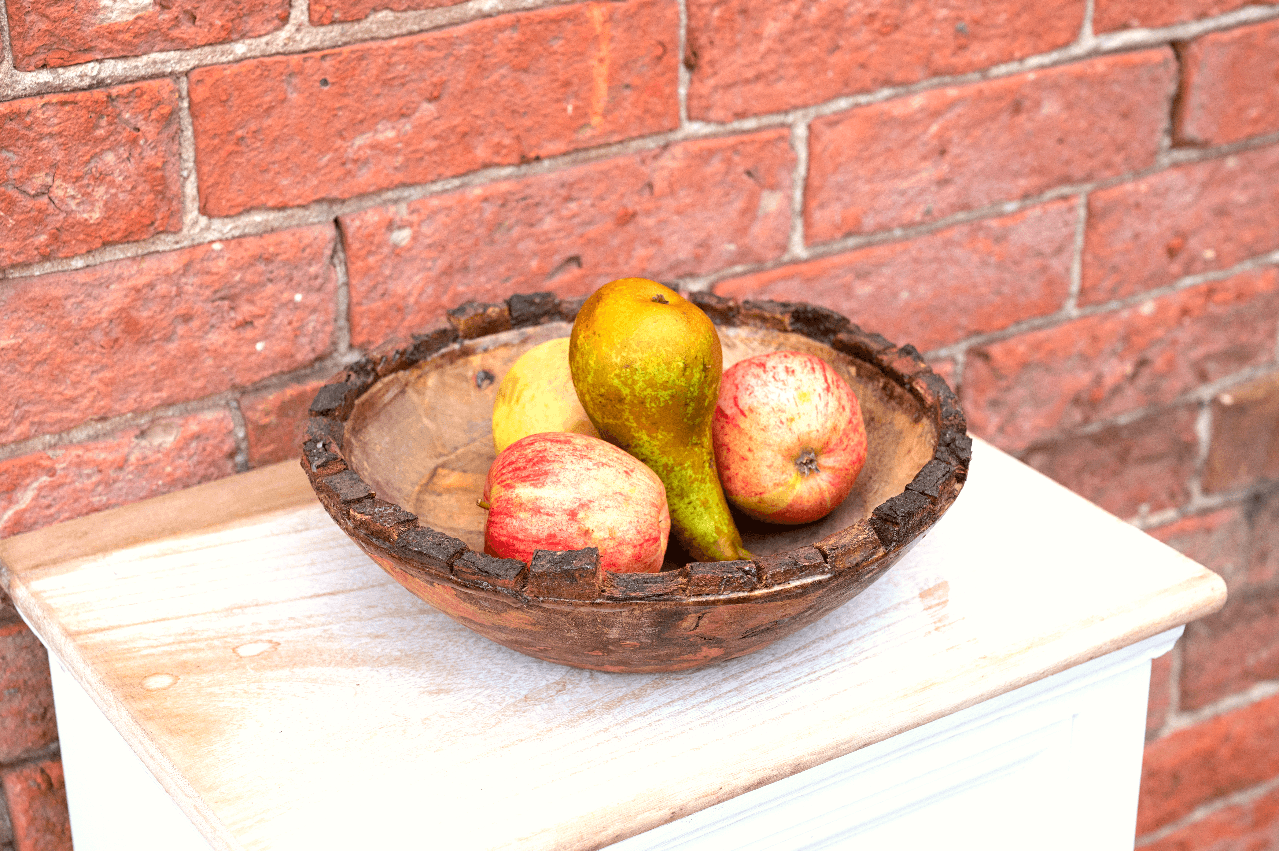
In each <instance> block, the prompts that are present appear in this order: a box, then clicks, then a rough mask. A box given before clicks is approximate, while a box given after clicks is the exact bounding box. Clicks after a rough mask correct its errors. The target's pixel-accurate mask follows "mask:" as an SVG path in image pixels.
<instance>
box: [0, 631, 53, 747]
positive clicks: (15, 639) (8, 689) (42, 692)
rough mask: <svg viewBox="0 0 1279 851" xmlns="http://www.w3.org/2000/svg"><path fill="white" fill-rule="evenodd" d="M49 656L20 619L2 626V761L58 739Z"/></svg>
mask: <svg viewBox="0 0 1279 851" xmlns="http://www.w3.org/2000/svg"><path fill="white" fill-rule="evenodd" d="M51 689H52V686H51V685H50V684H49V657H48V655H47V654H46V653H45V650H44V646H43V645H41V644H40V640H39V639H38V638H36V637H35V635H33V634H32V632H31V630H29V629H27V627H26V625H25V624H23V623H21V622H16V623H14V622H10V623H6V624H4V625H3V626H0V764H3V763H8V762H14V761H16V760H18V759H20V758H22V757H23V756H25V755H27V754H30V753H31V752H33V751H37V750H39V749H41V748H44V747H48V746H49V745H51V744H52V743H53V742H55V741H57V739H58V727H57V723H56V721H55V720H54V715H53V692H52V690H51Z"/></svg>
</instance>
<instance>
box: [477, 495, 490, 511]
mask: <svg viewBox="0 0 1279 851" xmlns="http://www.w3.org/2000/svg"><path fill="white" fill-rule="evenodd" d="M475 504H476V505H478V506H479V507H480V508H483V509H484V510H485V511H488V510H489V509H490V508H492V507H493V506H491V505H489V504H488V503H487V502H485V501H484V499H483V498H480V499H477V500H475Z"/></svg>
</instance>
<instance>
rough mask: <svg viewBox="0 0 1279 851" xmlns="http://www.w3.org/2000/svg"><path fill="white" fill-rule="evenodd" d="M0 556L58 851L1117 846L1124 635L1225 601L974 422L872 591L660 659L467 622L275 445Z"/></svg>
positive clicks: (1128, 651)
mask: <svg viewBox="0 0 1279 851" xmlns="http://www.w3.org/2000/svg"><path fill="white" fill-rule="evenodd" d="M250 503H252V504H253V505H254V508H253V509H252V510H246V508H245V506H247V505H249V504H250ZM0 580H3V582H4V584H5V586H6V588H7V589H8V590H9V592H10V594H11V595H12V596H13V598H14V601H15V603H16V604H17V606H18V609H19V611H20V612H21V613H22V615H23V617H24V618H25V619H26V620H27V622H28V623H29V624H30V625H31V626H32V628H33V629H34V630H35V631H36V633H37V634H38V635H39V636H40V638H41V639H42V640H43V641H44V642H45V645H46V646H47V647H48V648H49V650H50V657H51V661H52V663H53V670H54V686H55V699H56V704H57V712H58V722H59V731H60V734H61V740H62V752H63V762H64V767H65V771H66V780H67V795H68V799H69V802H70V806H71V819H72V831H73V836H74V840H75V843H76V849H77V851H95V849H108V848H110V849H115V848H120V849H124V848H127V849H130V851H138V849H148V848H155V849H165V851H180V849H206V848H208V847H210V846H212V847H214V848H226V849H273V850H274V849H306V851H316V850H317V849H327V848H334V849H337V848H341V849H350V848H372V849H383V850H384V851H393V849H401V848H405V849H417V848H421V849H428V848H429V849H470V848H484V849H487V848H504V847H516V848H528V849H578V848H597V847H601V846H605V845H608V844H610V843H617V845H616V848H617V849H623V850H624V851H637V849H648V848H699V849H703V848H716V849H734V851H736V849H749V848H759V849H764V848H767V849H775V848H827V847H836V846H841V845H846V846H848V847H856V848H858V849H879V848H893V849H900V848H916V847H920V848H923V847H948V848H954V847H980V848H983V849H996V848H1008V849H1014V848H1015V849H1024V848H1028V847H1034V848H1061V849H1083V848H1087V849H1111V848H1131V847H1132V843H1133V831H1134V826H1135V817H1136V801H1137V788H1138V779H1139V773H1140V763H1141V752H1142V742H1143V731H1144V717H1145V706H1146V694H1147V688H1148V680H1149V667H1150V666H1149V662H1150V660H1151V659H1152V658H1154V657H1155V656H1158V655H1160V654H1162V653H1164V652H1165V651H1167V650H1168V649H1169V648H1170V647H1171V646H1172V642H1173V641H1174V640H1175V639H1176V637H1177V635H1179V634H1180V630H1181V626H1182V625H1183V624H1185V623H1186V622H1188V621H1190V620H1193V619H1195V618H1197V617H1200V616H1202V615H1204V614H1207V613H1209V612H1211V611H1214V610H1215V609H1217V608H1219V607H1220V606H1221V604H1222V602H1223V601H1224V598H1225V588H1224V585H1223V584H1222V582H1221V581H1220V579H1219V578H1218V577H1216V576H1215V575H1214V574H1212V573H1211V572H1209V571H1207V570H1205V569H1204V568H1202V567H1200V566H1199V565H1197V564H1195V563H1194V562H1191V561H1189V560H1188V559H1186V558H1184V557H1183V556H1181V555H1179V554H1177V553H1176V552H1175V551H1173V550H1171V549H1169V548H1168V547H1166V546H1164V545H1163V544H1161V543H1159V542H1157V541H1155V540H1154V539H1152V538H1150V537H1149V536H1147V535H1145V534H1143V533H1141V532H1140V531H1138V530H1136V529H1134V528H1132V527H1130V526H1127V525H1126V524H1124V523H1122V522H1120V521H1119V520H1117V519H1115V518H1113V517H1111V516H1110V515H1108V514H1106V513H1105V512H1103V511H1101V510H1100V509H1098V508H1096V507H1095V506H1093V505H1091V504H1089V503H1087V502H1085V501H1084V500H1082V499H1080V498H1079V497H1077V496H1075V495H1073V494H1071V493H1069V492H1068V491H1066V490H1064V489H1063V488H1061V487H1059V486H1057V485H1055V484H1053V483H1052V482H1050V481H1049V480H1047V479H1045V478H1044V477H1042V476H1040V475H1039V474H1037V473H1035V472H1034V471H1032V470H1030V469H1029V468H1027V467H1025V466H1023V465H1022V464H1020V463H1019V462H1017V461H1015V460H1013V459H1011V458H1009V457H1008V456H1006V455H1004V454H1003V453H1001V452H999V451H998V450H995V449H993V448H992V447H990V446H989V445H987V444H985V443H982V442H981V441H977V442H976V447H975V449H974V458H973V463H972V468H971V475H970V479H969V481H968V484H967V485H966V486H965V488H964V491H963V493H962V494H961V495H960V497H959V500H958V501H957V502H956V503H955V505H954V507H953V508H952V509H951V511H950V512H949V513H948V514H947V515H946V516H945V517H944V518H943V519H942V521H941V522H940V523H939V524H938V525H937V526H936V527H935V528H934V529H933V531H932V532H931V533H930V534H929V535H928V536H927V537H926V538H925V539H924V540H923V541H922V542H921V543H919V544H918V545H917V546H916V547H915V549H914V550H913V551H912V552H911V553H909V554H908V555H907V556H906V557H905V558H904V559H903V560H902V561H901V562H900V563H899V564H898V565H897V566H896V567H894V568H893V569H892V570H890V571H889V572H888V573H887V574H886V575H885V576H884V577H883V578H882V579H880V580H879V582H878V583H876V584H875V585H874V586H872V587H871V588H870V589H869V590H868V591H866V592H865V593H863V594H862V595H861V596H859V597H857V598H856V599H854V600H853V601H852V602H851V603H849V604H848V605H846V606H844V607H843V608H842V609H840V610H838V611H836V612H834V613H833V614H831V615H830V616H828V617H827V618H825V619H824V620H822V621H820V622H819V623H817V624H814V625H813V626H811V627H808V628H807V629H805V630H802V631H801V632H799V633H798V634H796V635H794V636H792V637H790V638H788V639H785V640H783V641H781V642H779V643H777V644H775V645H773V646H771V647H769V648H766V649H765V650H763V651H760V652H758V653H756V654H754V655H751V656H747V657H744V658H741V659H736V660H732V661H729V662H726V663H721V664H719V665H715V666H712V667H709V668H705V669H701V670H697V671H691V672H685V673H679V674H665V675H649V674H642V675H634V674H632V675H625V674H603V673H598V672H589V671H579V670H575V669H570V668H564V667H560V666H556V665H553V664H550V663H546V662H541V661H538V660H534V659H530V658H527V657H524V656H521V655H519V654H517V653H514V652H513V651H509V650H506V649H505V648H502V647H500V646H498V645H495V644H492V643H490V642H488V641H487V640H485V639H483V638H480V637H478V636H476V635H474V634H473V633H471V632H469V631H468V630H466V629H465V628H463V627H461V626H458V625H456V624H454V623H453V622H452V621H450V620H448V619H447V618H446V617H444V616H443V615H440V614H438V613H436V612H435V611H434V610H432V609H430V608H429V607H428V606H426V605H425V604H424V603H421V602H420V601H419V600H417V599H416V598H415V597H413V596H411V595H410V594H409V593H408V592H407V591H404V590H403V589H402V588H400V587H399V586H398V585H396V584H395V583H394V582H393V581H392V580H390V579H389V578H388V577H387V576H386V575H385V574H383V572H382V571H381V570H380V569H379V568H377V567H376V566H375V565H374V564H373V563H372V562H370V561H369V560H368V559H367V558H366V557H365V556H364V555H363V554H362V553H361V552H360V551H359V550H358V549H357V548H356V547H355V546H354V545H353V544H352V543H350V542H349V541H348V540H347V539H346V538H345V537H344V536H343V534H342V533H341V532H340V531H339V530H338V529H337V527H336V526H335V525H334V524H333V523H332V521H331V520H330V519H329V518H328V517H327V515H325V514H324V512H323V510H322V509H321V508H320V507H319V506H318V504H316V503H315V501H314V499H313V498H312V497H311V495H310V492H309V490H308V487H307V485H306V482H305V479H304V477H303V476H302V474H301V472H300V470H297V468H296V465H294V464H291V463H286V464H283V465H277V466H274V467H269V468H265V469H263V470H259V471H255V472H251V473H247V474H244V475H242V476H237V477H234V478H232V479H227V480H223V481H220V482H215V483H212V484H210V485H204V486H201V487H199V488H193V489H191V490H188V491H183V492H181V493H178V494H171V495H169V496H166V497H161V498H159V499H157V500H152V501H149V502H148V503H146V504H139V505H134V506H127V507H124V508H120V509H114V510H112V511H109V512H104V513H102V514H98V515H94V516H92V517H85V518H80V519H78V520H73V521H69V522H67V523H64V524H59V525H58V526H54V527H50V528H47V529H43V530H39V531H36V532H32V533H29V534H26V535H20V536H16V537H13V538H10V539H7V540H5V541H0ZM924 843H929V844H928V845H925V844H924Z"/></svg>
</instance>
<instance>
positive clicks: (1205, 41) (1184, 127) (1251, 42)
mask: <svg viewBox="0 0 1279 851" xmlns="http://www.w3.org/2000/svg"><path fill="white" fill-rule="evenodd" d="M1181 63H1182V68H1183V69H1184V70H1183V71H1182V85H1181V88H1182V94H1181V99H1180V101H1179V103H1178V105H1177V106H1178V108H1177V113H1176V126H1175V128H1174V132H1175V138H1176V140H1177V141H1178V142H1179V143H1181V144H1186V145H1221V144H1225V143H1227V142H1237V141H1239V140H1241V139H1247V138H1248V137H1250V136H1260V135H1262V134H1265V133H1274V132H1276V131H1279V20H1275V21H1269V22H1267V23H1261V24H1254V25H1252V26H1248V27H1237V28H1235V29H1229V30H1224V31H1222V32H1215V33H1209V34H1207V35H1205V36H1201V37H1200V38H1197V39H1195V40H1194V41H1191V42H1190V43H1189V44H1187V45H1186V46H1185V47H1184V48H1183V49H1182V52H1181Z"/></svg>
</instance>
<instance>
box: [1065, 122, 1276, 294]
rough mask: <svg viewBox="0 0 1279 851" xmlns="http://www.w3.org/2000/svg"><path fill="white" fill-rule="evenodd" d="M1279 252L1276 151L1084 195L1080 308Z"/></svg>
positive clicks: (1248, 154)
mask: <svg viewBox="0 0 1279 851" xmlns="http://www.w3.org/2000/svg"><path fill="white" fill-rule="evenodd" d="M1275 249H1279V145H1270V146H1268V147H1265V148H1261V149H1259V150H1255V151H1247V152H1244V153H1240V154H1233V155H1231V156H1227V157H1222V158H1220V159H1215V160H1209V161H1207V162H1202V163H1193V164H1190V165H1184V166H1180V167H1177V168H1171V169H1168V170H1167V171H1162V172H1158V173H1157V174H1153V175H1149V176H1147V177H1143V178H1141V179H1139V180H1135V181H1133V182H1131V183H1123V184H1120V185H1118V186H1113V187H1110V188H1107V189H1101V190H1098V191H1096V192H1093V193H1091V194H1090V195H1089V196H1088V218H1087V225H1086V232H1085V235H1084V257H1083V281H1082V286H1081V290H1080V294H1079V300H1080V303H1081V304H1096V303H1101V302H1105V301H1109V300H1110V299H1115V298H1124V297H1126V296H1131V295H1134V294H1136V293H1140V292H1144V291H1146V290H1151V289H1155V288H1156V287H1162V286H1167V285H1169V284H1172V283H1174V282H1175V281H1176V280H1177V279H1179V278H1181V277H1184V276H1186V275H1194V274H1198V273H1201V272H1208V271H1212V270H1214V269H1228V268H1230V267H1231V266H1234V265H1235V264H1237V263H1239V262H1241V261H1243V260H1247V259H1249V258H1252V257H1257V256H1259V255H1262V254H1265V253H1267V252H1270V251H1274V250H1275Z"/></svg>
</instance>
